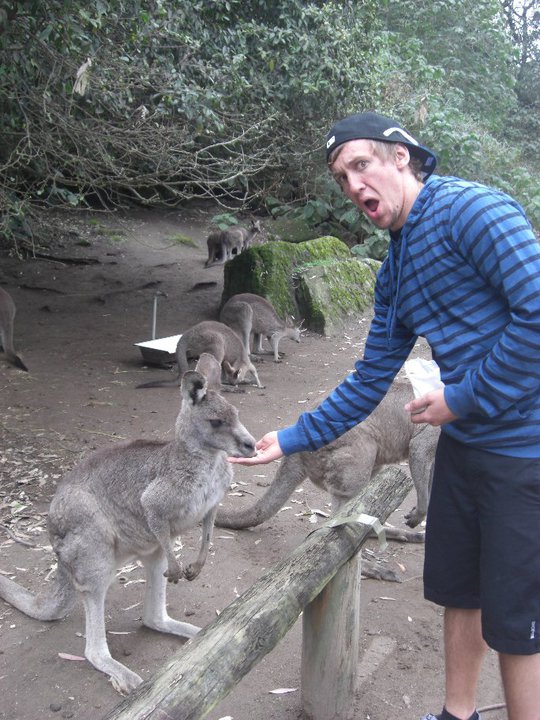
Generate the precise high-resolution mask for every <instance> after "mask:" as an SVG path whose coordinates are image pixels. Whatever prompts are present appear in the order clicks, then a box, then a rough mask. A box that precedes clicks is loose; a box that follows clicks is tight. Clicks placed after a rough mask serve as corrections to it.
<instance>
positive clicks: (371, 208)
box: [364, 198, 379, 215]
mask: <svg viewBox="0 0 540 720" xmlns="http://www.w3.org/2000/svg"><path fill="white" fill-rule="evenodd" d="M364 205H365V206H366V209H367V211H368V212H369V213H370V214H371V215H374V214H375V213H376V212H377V208H378V207H379V201H378V200H375V199H374V198H371V199H370V200H366V201H365V203H364Z"/></svg>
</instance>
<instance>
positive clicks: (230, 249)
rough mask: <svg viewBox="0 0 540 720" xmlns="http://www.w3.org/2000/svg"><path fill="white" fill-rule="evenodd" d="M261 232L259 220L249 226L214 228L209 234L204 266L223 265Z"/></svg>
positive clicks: (245, 247)
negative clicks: (206, 257) (224, 228)
mask: <svg viewBox="0 0 540 720" xmlns="http://www.w3.org/2000/svg"><path fill="white" fill-rule="evenodd" d="M260 232H261V223H260V221H259V220H257V221H256V222H254V221H253V220H252V221H251V225H250V227H249V229H248V228H245V227H242V226H240V225H233V226H232V227H229V228H227V229H226V230H214V231H213V232H211V233H210V234H209V235H208V238H207V240H206V244H207V246H208V259H207V260H206V262H205V263H204V267H207V268H208V267H212V266H213V265H223V263H225V262H226V261H227V260H232V258H234V257H236V255H239V254H240V253H241V252H243V251H244V250H246V249H247V248H248V247H250V245H251V244H252V243H253V238H254V237H255V235H257V233H260Z"/></svg>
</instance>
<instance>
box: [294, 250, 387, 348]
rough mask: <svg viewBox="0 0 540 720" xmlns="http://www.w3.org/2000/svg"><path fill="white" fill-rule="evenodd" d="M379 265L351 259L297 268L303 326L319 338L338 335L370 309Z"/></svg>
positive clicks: (374, 262) (368, 260) (298, 299)
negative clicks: (348, 324)
mask: <svg viewBox="0 0 540 720" xmlns="http://www.w3.org/2000/svg"><path fill="white" fill-rule="evenodd" d="M380 266H381V263H380V262H378V261H377V260H372V259H371V258H365V259H360V258H359V259H357V258H351V259H344V260H335V261H333V262H328V263H324V264H319V265H314V266H313V265H308V266H303V267H300V268H297V270H296V272H295V278H296V282H295V286H296V300H297V303H298V306H299V310H300V313H301V316H302V317H303V318H304V319H305V324H306V326H307V327H308V328H309V329H310V330H313V331H314V332H319V333H321V334H322V335H334V334H337V333H339V332H340V331H341V330H342V329H343V328H344V326H345V325H346V324H347V323H348V322H350V320H351V319H353V318H355V317H358V315H361V314H362V313H363V312H364V311H365V310H366V309H367V308H369V307H371V306H372V304H373V291H374V289H375V279H376V275H377V271H378V270H379V267H380Z"/></svg>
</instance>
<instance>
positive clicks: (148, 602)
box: [140, 548, 200, 638]
mask: <svg viewBox="0 0 540 720" xmlns="http://www.w3.org/2000/svg"><path fill="white" fill-rule="evenodd" d="M140 559H141V561H142V563H143V565H144V570H145V573H146V590H145V596H144V610H143V624H144V625H146V627H149V628H151V629H152V630H157V631H159V632H165V633H171V634H172V635H179V636H180V637H186V638H192V637H194V635H196V634H197V633H198V632H199V630H200V628H199V627H197V626H196V625H191V624H190V623H184V622H180V621H179V620H174V619H173V618H171V617H170V616H169V614H168V612H167V602H166V594H167V578H166V577H165V575H164V573H165V570H166V569H167V559H166V557H165V554H164V552H163V550H162V549H161V548H159V549H158V550H156V551H155V552H154V553H152V555H146V556H144V557H141V558H140Z"/></svg>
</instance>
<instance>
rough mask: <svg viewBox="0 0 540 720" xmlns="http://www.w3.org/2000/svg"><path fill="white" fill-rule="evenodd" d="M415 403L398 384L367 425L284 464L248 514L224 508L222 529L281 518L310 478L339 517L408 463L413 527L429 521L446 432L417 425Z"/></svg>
mask: <svg viewBox="0 0 540 720" xmlns="http://www.w3.org/2000/svg"><path fill="white" fill-rule="evenodd" d="M412 399H413V391H412V387H411V386H410V384H409V383H408V382H404V381H395V382H394V384H393V385H392V387H391V388H390V390H389V392H388V393H387V395H386V397H385V398H384V399H383V400H382V402H381V403H380V404H379V406H378V407H377V408H376V409H375V410H374V411H373V412H372V413H371V415H369V417H367V418H366V419H365V420H364V421H363V422H361V423H359V424H358V425H356V426H355V427H353V428H351V430H349V431H348V432H347V433H345V435H343V436H342V437H340V438H338V439H337V440H334V441H333V442H332V443H330V444H329V445H327V446H325V447H322V448H320V449H319V450H316V451H314V452H300V453H296V454H293V455H288V456H287V457H285V458H283V460H281V463H280V466H279V469H278V471H277V472H276V474H275V477H274V479H273V481H272V483H271V485H270V487H269V488H268V490H267V491H266V492H265V494H264V495H263V496H262V497H261V498H260V499H259V500H258V501H257V502H256V503H255V504H254V505H252V506H251V507H249V508H247V509H245V510H240V511H229V510H225V509H223V508H220V509H219V510H218V514H217V517H216V525H218V526H220V527H227V528H233V529H238V530H239V529H245V528H249V527H254V526H255V525H260V524H261V523H263V522H265V521H266V520H268V519H269V518H271V517H272V516H273V515H275V514H276V513H277V512H278V510H279V509H280V508H281V507H282V506H283V505H284V504H285V503H286V501H287V500H288V498H289V497H290V496H291V495H292V493H293V492H294V490H295V488H296V487H298V485H300V484H301V483H302V482H303V481H304V480H305V479H306V478H309V479H310V480H311V481H312V482H313V483H314V484H315V485H316V486H317V487H319V488H322V489H324V490H327V491H328V492H329V493H330V496H331V498H332V509H333V512H337V511H338V510H339V508H340V507H341V506H342V505H344V504H345V503H346V502H347V501H349V500H350V499H351V498H352V497H354V496H355V495H357V494H358V493H359V491H360V490H361V489H362V487H364V486H365V485H366V484H367V483H368V482H369V480H370V478H371V477H372V476H373V475H374V474H375V473H376V472H377V471H378V470H380V468H381V467H382V466H383V465H388V464H392V463H399V462H402V461H405V460H408V461H409V469H410V473H411V477H412V480H413V483H414V486H415V489H416V496H417V500H416V506H415V507H414V508H412V510H411V511H410V512H409V513H407V515H406V516H405V518H406V523H407V525H408V526H409V527H411V528H414V527H416V526H417V525H418V524H419V523H420V522H421V521H422V520H423V519H424V518H425V516H426V512H427V505H428V500H429V492H430V490H431V482H432V478H433V466H434V462H435V449H436V446H437V441H438V439H439V432H440V431H439V428H435V427H432V426H431V425H415V424H414V423H412V422H411V420H410V418H409V415H408V414H407V413H406V412H405V410H404V409H403V407H404V405H405V404H406V403H407V402H409V400H412ZM386 534H387V537H389V538H391V537H394V538H395V539H398V540H405V539H409V540H420V539H421V536H415V535H414V534H413V535H412V536H411V535H410V534H409V535H407V533H403V532H401V531H399V530H395V531H394V530H393V529H392V528H389V529H387V530H386ZM364 570H365V574H369V576H370V577H382V578H383V579H396V578H395V576H394V577H392V575H394V574H393V573H392V571H390V575H388V576H385V575H384V574H383V575H381V573H380V571H379V570H375V574H373V571H374V568H373V567H372V565H371V564H370V563H368V562H367V561H365V562H364V564H363V572H364Z"/></svg>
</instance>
